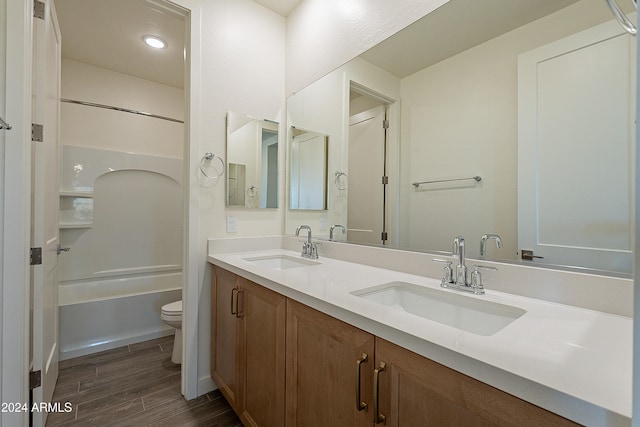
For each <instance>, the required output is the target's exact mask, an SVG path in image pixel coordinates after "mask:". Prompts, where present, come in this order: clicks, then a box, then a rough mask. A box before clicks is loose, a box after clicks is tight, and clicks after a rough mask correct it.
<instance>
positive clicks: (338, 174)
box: [334, 171, 348, 191]
mask: <svg viewBox="0 0 640 427" xmlns="http://www.w3.org/2000/svg"><path fill="white" fill-rule="evenodd" d="M335 175H336V179H335V180H334V183H335V184H336V188H337V189H338V190H340V191H342V190H346V189H347V186H348V181H347V174H346V173H344V172H342V171H336V173H335ZM342 177H344V180H341V179H340V178H342ZM341 184H342V185H341Z"/></svg>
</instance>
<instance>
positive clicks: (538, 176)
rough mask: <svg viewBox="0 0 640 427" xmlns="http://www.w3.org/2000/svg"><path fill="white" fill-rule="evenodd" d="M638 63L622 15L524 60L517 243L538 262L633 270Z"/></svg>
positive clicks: (520, 69) (520, 77) (520, 75)
mask: <svg viewBox="0 0 640 427" xmlns="http://www.w3.org/2000/svg"><path fill="white" fill-rule="evenodd" d="M635 62H636V61H635V38H634V37H631V36H629V35H627V34H626V33H625V32H624V31H622V30H621V29H620V27H619V25H617V23H616V22H610V23H606V24H603V25H599V26H597V27H594V28H592V29H589V30H587V31H584V32H581V33H578V34H575V35H573V36H570V37H567V38H565V39H562V40H559V41H557V42H555V43H551V44H549V45H546V46H543V47H541V48H538V49H535V50H533V51H530V52H527V53H525V54H523V55H521V56H520V57H519V61H518V85H519V94H518V95H519V99H518V103H519V104H518V109H519V112H518V114H519V123H518V126H519V130H518V132H519V134H518V156H519V163H518V244H519V247H520V249H521V250H523V249H525V250H526V249H528V250H533V251H534V255H535V256H540V257H544V259H536V261H537V262H543V263H550V264H560V265H575V266H581V267H586V268H594V269H602V270H610V271H622V272H628V273H630V272H631V268H632V261H633V256H632V248H633V245H634V242H633V229H632V221H633V194H634V188H633V179H634V178H633V163H632V162H633V159H634V156H635V153H634V141H635V134H634V127H635V124H634V120H635ZM532 159H535V160H536V161H531V160H532Z"/></svg>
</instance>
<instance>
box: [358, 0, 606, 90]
mask: <svg viewBox="0 0 640 427" xmlns="http://www.w3.org/2000/svg"><path fill="white" fill-rule="evenodd" d="M577 2H578V0H537V1H535V2H532V1H531V0H511V1H509V2H505V1H504V0H482V1H450V2H449V3H446V4H445V5H443V6H442V7H440V8H439V9H437V10H435V11H433V12H432V13H430V14H429V15H427V16H425V17H424V18H422V19H420V20H418V21H416V22H415V23H413V24H412V25H410V26H409V27H407V28H405V29H404V30H402V31H401V32H399V33H397V34H395V35H394V36H393V37H391V38H389V39H387V40H385V41H383V42H382V43H379V44H378V45H376V46H374V47H373V48H371V49H369V50H368V51H367V52H365V53H364V54H362V55H361V56H362V57H363V58H364V59H366V60H367V61H369V62H371V63H372V64H375V65H377V66H378V67H380V68H382V69H383V70H386V71H388V72H390V73H391V74H393V75H395V76H396V77H399V78H404V77H407V76H409V75H411V74H413V73H415V72H416V71H419V70H422V69H424V68H426V67H429V66H431V65H433V64H436V63H438V62H440V61H442V60H443V59H446V58H449V57H451V56H453V55H455V54H457V53H460V52H463V51H465V50H467V49H470V48H472V47H474V46H477V45H479V44H482V43H484V42H486V41H488V40H491V39H492V38H494V37H497V36H499V35H501V34H504V33H507V32H509V31H511V30H513V29H515V28H517V27H520V26H522V25H524V24H527V23H529V22H533V21H535V20H536V19H539V18H542V17H544V16H546V15H549V14H551V13H553V12H555V11H557V10H560V9H562V8H564V7H567V6H569V5H571V4H573V3H577ZM602 4H603V7H605V8H606V5H605V3H604V1H602ZM475 21H482V22H483V23H486V25H473V22H475ZM452 22H454V23H455V26H452V25H451V23H452ZM425 40H438V43H432V44H426V43H425ZM412 52H421V53H420V54H419V55H416V54H413V53H412Z"/></svg>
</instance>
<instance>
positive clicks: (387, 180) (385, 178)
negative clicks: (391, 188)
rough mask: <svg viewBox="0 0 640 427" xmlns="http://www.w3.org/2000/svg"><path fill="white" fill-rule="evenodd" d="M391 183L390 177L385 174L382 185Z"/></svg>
mask: <svg viewBox="0 0 640 427" xmlns="http://www.w3.org/2000/svg"><path fill="white" fill-rule="evenodd" d="M388 183H389V177H388V176H383V177H382V185H387V184H388Z"/></svg>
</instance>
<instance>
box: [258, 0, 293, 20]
mask: <svg viewBox="0 0 640 427" xmlns="http://www.w3.org/2000/svg"><path fill="white" fill-rule="evenodd" d="M254 1H255V2H256V3H260V4H261V5H263V6H264V7H266V8H267V9H271V10H273V11H274V12H276V13H278V14H280V15H282V16H289V14H290V13H291V11H292V10H293V9H295V8H296V6H298V4H300V3H301V2H302V0H254Z"/></svg>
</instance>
